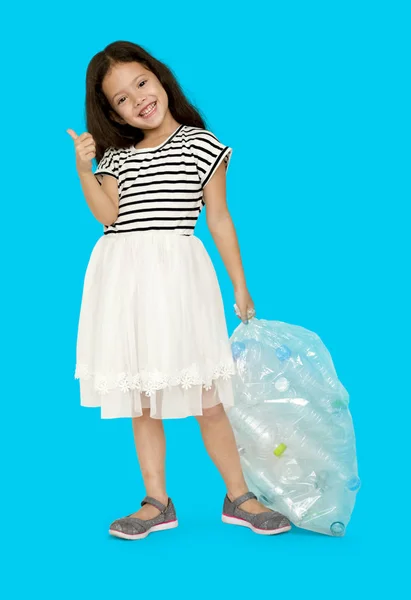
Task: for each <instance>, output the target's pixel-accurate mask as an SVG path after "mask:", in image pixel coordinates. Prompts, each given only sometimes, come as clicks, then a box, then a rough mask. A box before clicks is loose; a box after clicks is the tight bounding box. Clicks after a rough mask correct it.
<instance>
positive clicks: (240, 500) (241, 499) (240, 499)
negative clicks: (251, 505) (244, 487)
mask: <svg viewBox="0 0 411 600" xmlns="http://www.w3.org/2000/svg"><path fill="white" fill-rule="evenodd" d="M251 498H255V499H257V496H256V495H255V494H253V492H246V493H245V494H243V495H242V496H239V497H238V498H236V499H235V500H233V501H232V504H233V506H234V508H238V507H239V506H240V504H242V503H243V502H245V501H246V500H250V499H251Z"/></svg>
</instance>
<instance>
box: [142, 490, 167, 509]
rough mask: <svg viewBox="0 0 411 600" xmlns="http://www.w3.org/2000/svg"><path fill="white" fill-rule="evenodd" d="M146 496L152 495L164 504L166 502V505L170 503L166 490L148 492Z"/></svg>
mask: <svg viewBox="0 0 411 600" xmlns="http://www.w3.org/2000/svg"><path fill="white" fill-rule="evenodd" d="M146 496H151V497H152V498H155V499H156V500H158V501H159V502H162V504H165V506H167V504H168V495H167V494H166V493H165V492H160V493H157V492H146Z"/></svg>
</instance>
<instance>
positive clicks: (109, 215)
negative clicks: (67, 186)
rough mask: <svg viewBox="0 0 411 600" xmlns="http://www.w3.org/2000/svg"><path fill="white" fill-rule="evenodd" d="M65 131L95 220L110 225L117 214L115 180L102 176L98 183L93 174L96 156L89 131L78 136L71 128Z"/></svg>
mask: <svg viewBox="0 0 411 600" xmlns="http://www.w3.org/2000/svg"><path fill="white" fill-rule="evenodd" d="M67 133H68V134H69V135H70V136H71V137H72V139H73V140H74V146H75V150H76V168H77V173H78V176H79V179H80V184H81V187H82V190H83V194H84V197H85V199H86V201H87V204H88V205H89V208H90V210H91V212H92V213H93V215H94V217H95V218H96V219H97V221H99V222H100V223H103V225H111V224H112V223H114V222H115V221H116V219H117V216H118V188H117V180H116V179H115V178H114V177H109V176H108V177H103V182H102V184H101V185H100V184H99V182H98V181H97V179H96V177H95V176H94V173H93V172H92V162H91V161H92V159H93V158H95V156H96V147H95V142H94V140H93V137H92V135H91V134H90V133H87V132H85V133H82V134H81V135H79V136H78V135H77V134H76V133H75V131H73V130H72V129H67Z"/></svg>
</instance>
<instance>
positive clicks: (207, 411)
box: [195, 402, 225, 424]
mask: <svg viewBox="0 0 411 600" xmlns="http://www.w3.org/2000/svg"><path fill="white" fill-rule="evenodd" d="M224 415H225V410H224V406H223V404H222V403H221V402H220V403H219V404H216V405H215V406H210V408H203V414H202V415H196V416H195V417H196V419H197V421H198V423H200V424H201V423H204V422H209V421H215V420H217V419H221V418H222V417H223V416H224Z"/></svg>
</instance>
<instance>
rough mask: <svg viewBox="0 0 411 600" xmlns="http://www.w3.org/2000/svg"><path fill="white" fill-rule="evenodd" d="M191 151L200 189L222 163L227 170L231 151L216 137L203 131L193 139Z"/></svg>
mask: <svg viewBox="0 0 411 600" xmlns="http://www.w3.org/2000/svg"><path fill="white" fill-rule="evenodd" d="M191 149H192V152H193V154H194V158H195V161H196V164H197V171H198V175H199V177H200V180H201V187H202V188H204V187H205V186H206V185H207V183H208V182H209V181H210V179H211V177H212V176H213V174H214V173H215V171H216V170H217V168H218V167H219V166H220V164H221V163H222V162H223V161H224V163H225V168H226V170H227V168H228V164H229V162H230V158H231V154H232V152H233V149H232V148H230V146H225V145H224V144H222V143H221V142H220V141H219V140H218V139H217V138H216V136H215V135H214V134H213V133H211V131H208V130H207V129H203V130H201V131H199V132H198V134H197V135H196V136H195V138H193V140H192V142H191Z"/></svg>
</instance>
